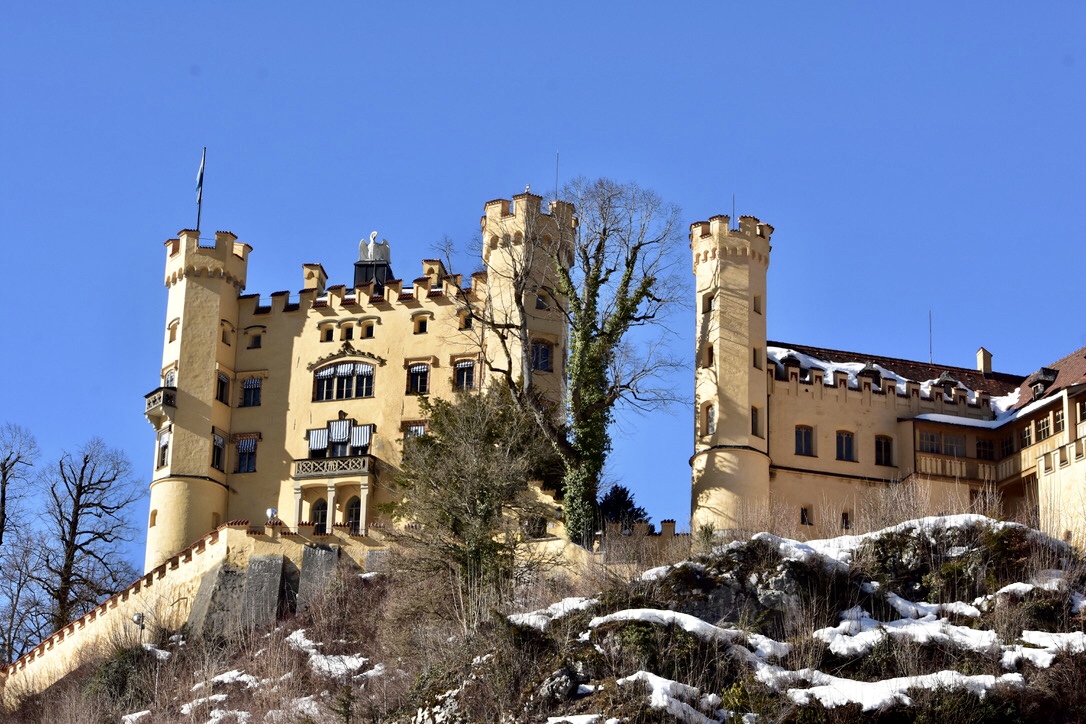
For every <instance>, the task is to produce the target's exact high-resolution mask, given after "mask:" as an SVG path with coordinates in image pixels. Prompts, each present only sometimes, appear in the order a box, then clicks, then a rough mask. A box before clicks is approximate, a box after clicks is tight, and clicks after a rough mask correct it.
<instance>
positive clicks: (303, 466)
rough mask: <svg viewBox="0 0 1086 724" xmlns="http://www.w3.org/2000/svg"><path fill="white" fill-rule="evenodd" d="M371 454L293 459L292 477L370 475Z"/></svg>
mask: <svg viewBox="0 0 1086 724" xmlns="http://www.w3.org/2000/svg"><path fill="white" fill-rule="evenodd" d="M373 470H374V463H373V456H372V455H355V456H353V457H345V458H313V459H310V458H305V459H303V460H295V461H294V479H295V480H305V479H307V478H334V477H339V476H343V475H372V474H373Z"/></svg>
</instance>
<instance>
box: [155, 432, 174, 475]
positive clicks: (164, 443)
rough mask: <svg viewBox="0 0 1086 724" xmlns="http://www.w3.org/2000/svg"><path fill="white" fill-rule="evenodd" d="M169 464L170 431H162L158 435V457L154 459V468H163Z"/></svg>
mask: <svg viewBox="0 0 1086 724" xmlns="http://www.w3.org/2000/svg"><path fill="white" fill-rule="evenodd" d="M168 462H170V431H169V430H163V431H162V432H160V433H159V434H158V455H157V457H156V458H155V467H156V468H164V467H166V463H168Z"/></svg>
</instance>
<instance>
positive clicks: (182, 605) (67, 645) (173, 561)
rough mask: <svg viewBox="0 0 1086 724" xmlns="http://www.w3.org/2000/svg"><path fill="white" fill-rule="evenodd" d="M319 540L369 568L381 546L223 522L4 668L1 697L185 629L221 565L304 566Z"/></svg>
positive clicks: (32, 689) (16, 695) (6, 700)
mask: <svg viewBox="0 0 1086 724" xmlns="http://www.w3.org/2000/svg"><path fill="white" fill-rule="evenodd" d="M314 544H316V545H321V546H325V547H329V546H331V547H334V548H338V549H339V550H340V551H341V552H342V554H343V555H344V556H346V557H347V558H350V559H351V560H353V561H354V562H355V563H356V564H357V565H358V566H359V567H360V568H362V569H363V570H365V569H366V566H367V554H368V553H369V552H371V551H373V550H374V549H375V548H378V547H383V543H381V542H380V541H376V540H369V541H366V540H362V539H359V538H357V537H353V536H348V535H347V533H346V532H345V531H342V530H336V531H333V533H331V534H328V535H318V536H314V535H311V534H295V533H293V532H291V531H289V530H288V529H286V528H285V527H283V526H267V527H265V526H260V527H255V528H251V527H250V526H249V525H248V524H247V523H246V521H236V522H232V523H230V524H228V525H225V526H222V527H220V528H218V529H216V530H214V531H212V532H210V533H208V534H207V535H205V536H202V537H201V538H200V539H199V540H197V541H196V542H195V543H193V544H192V545H191V546H189V547H188V548H186V549H185V550H183V551H181V552H180V553H178V554H176V555H174V556H171V557H169V558H168V559H166V560H165V561H164V562H163V563H162V564H160V565H158V566H156V567H155V568H153V569H152V570H150V571H147V572H146V573H145V574H144V575H143V576H141V577H140V578H139V579H138V580H136V581H135V582H134V583H133V584H132V585H130V586H129V587H128V588H126V589H125V590H124V591H121V592H120V593H118V594H116V595H114V596H112V597H110V598H109V599H108V600H106V601H104V602H103V603H101V604H100V605H99V606H97V607H95V608H94V609H93V610H91V611H90V612H89V613H87V614H86V615H84V616H81V617H80V618H78V619H76V620H75V621H73V622H72V623H70V624H68V625H67V626H65V627H64V628H63V629H61V630H60V631H57V632H56V633H54V634H53V635H51V636H50V637H49V638H47V639H45V640H44V641H42V642H41V643H40V644H38V645H37V646H36V647H34V648H33V649H31V650H30V651H28V652H27V653H26V654H25V655H23V656H22V657H20V658H19V659H18V660H17V661H15V662H14V663H12V664H11V665H9V666H7V667H5V668H3V669H0V702H2V703H3V705H4V706H6V707H11V706H13V705H14V704H16V703H17V702H18V700H19V699H20V698H22V697H24V696H26V695H29V694H33V693H37V692H41V691H43V690H44V689H46V688H48V687H49V686H51V685H52V684H54V683H56V682H57V681H59V680H60V679H61V678H63V677H64V676H66V675H67V674H69V673H71V672H72V671H75V670H76V669H77V668H79V666H81V665H83V664H84V663H88V662H93V661H99V660H101V659H104V658H106V657H107V656H109V655H111V654H112V653H113V652H115V651H116V650H118V649H120V648H127V647H131V646H135V645H137V644H138V643H140V641H141V640H142V641H143V642H151V641H153V640H155V638H156V637H157V636H158V635H159V634H160V633H161V632H173V631H177V630H179V629H180V628H181V627H182V626H183V625H184V624H185V623H186V622H187V621H188V620H189V617H190V615H191V614H192V612H193V603H194V602H195V600H196V594H197V591H198V590H199V589H200V584H201V582H202V581H203V579H204V577H205V576H206V575H207V574H208V573H209V572H210V571H212V570H213V569H214V568H215V567H216V566H219V565H220V564H226V565H230V566H233V567H236V568H238V569H244V568H246V567H247V566H248V564H249V561H250V559H252V558H253V557H266V556H280V557H282V558H283V559H284V560H286V561H289V562H290V563H292V564H293V567H294V568H295V569H300V568H301V567H302V560H303V556H304V554H305V550H306V548H307V547H308V546H312V545H314ZM135 614H142V615H143V616H144V625H145V627H146V630H145V631H144V632H143V634H142V636H141V633H140V629H139V627H138V626H137V625H136V624H135V623H134V622H133V620H132V617H133V615H135Z"/></svg>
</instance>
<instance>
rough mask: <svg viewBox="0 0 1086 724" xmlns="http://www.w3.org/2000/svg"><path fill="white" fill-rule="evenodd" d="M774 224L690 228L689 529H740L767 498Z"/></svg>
mask: <svg viewBox="0 0 1086 724" xmlns="http://www.w3.org/2000/svg"><path fill="white" fill-rule="evenodd" d="M772 233H773V227H772V226H770V225H769V224H763V223H761V222H760V221H759V220H758V219H756V218H754V217H753V216H742V217H740V218H739V228H738V229H732V228H731V219H730V218H729V217H727V216H714V217H713V218H711V219H709V221H699V222H697V223H694V224H691V226H690V248H691V251H692V253H693V261H694V277H695V280H696V290H697V291H696V294H697V298H696V304H697V320H698V330H697V340H698V348H697V364H696V365H695V376H694V380H695V382H694V398H695V402H696V408H695V409H696V419H695V425H694V428H695V431H694V435H695V437H694V456H693V457H692V458H691V465H692V467H693V491H692V495H691V523H690V525H691V529H693V530H696V529H697V528H698V527H699V526H702V525H706V524H708V525H711V526H712V527H713V528H715V529H718V530H720V529H733V528H743V527H745V526H746V525H747V524H748V520H749V518H750V516H751V515H757V514H758V513H759V512H760V511H764V510H765V509H766V507H767V506H768V504H769V455H768V448H767V441H766V431H767V429H768V425H769V420H768V391H767V384H768V383H767V378H766V322H765V309H766V272H767V270H768V268H769V252H770V246H769V237H770V235H771V234H772Z"/></svg>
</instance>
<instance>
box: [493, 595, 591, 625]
mask: <svg viewBox="0 0 1086 724" xmlns="http://www.w3.org/2000/svg"><path fill="white" fill-rule="evenodd" d="M598 603H599V599H597V598H578V597H571V598H563V599H562V600H561V601H559V602H558V603H552V604H551V605H550V606H547V607H546V608H541V609H539V610H538V611H531V612H529V613H514V614H512V615H510V616H508V619H509V622H510V623H512V624H514V625H516V626H528V627H529V628H534V629H538V630H540V631H546V630H547V629H548V628H550V625H551V622H553V621H556V620H557V619H560V618H562V617H563V616H565V615H567V614H570V613H572V612H574V611H584V610H585V609H588V608H592V607H593V606H595V605H596V604H598Z"/></svg>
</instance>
